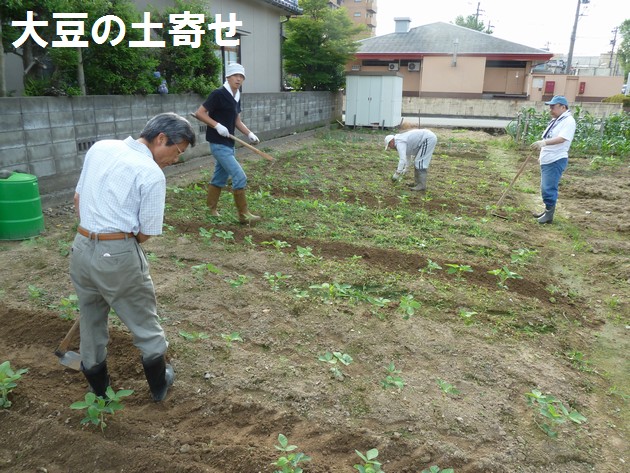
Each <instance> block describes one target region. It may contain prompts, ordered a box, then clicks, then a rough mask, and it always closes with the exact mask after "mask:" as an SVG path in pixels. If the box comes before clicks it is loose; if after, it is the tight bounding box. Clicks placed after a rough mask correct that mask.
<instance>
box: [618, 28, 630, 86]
mask: <svg viewBox="0 0 630 473" xmlns="http://www.w3.org/2000/svg"><path fill="white" fill-rule="evenodd" d="M619 33H620V34H621V36H623V40H622V41H621V44H619V48H618V49H617V56H618V57H619V64H621V67H622V69H623V76H624V78H627V77H628V74H630V19H628V20H625V21H624V22H623V23H622V24H621V26H620V27H619Z"/></svg>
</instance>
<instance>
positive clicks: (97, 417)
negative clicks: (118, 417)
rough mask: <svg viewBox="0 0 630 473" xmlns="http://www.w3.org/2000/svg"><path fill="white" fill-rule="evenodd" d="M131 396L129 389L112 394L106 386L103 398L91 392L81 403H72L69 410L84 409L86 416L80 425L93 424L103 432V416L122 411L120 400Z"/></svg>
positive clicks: (131, 392)
mask: <svg viewBox="0 0 630 473" xmlns="http://www.w3.org/2000/svg"><path fill="white" fill-rule="evenodd" d="M131 394H133V390H131V389H121V390H120V391H118V392H114V390H113V389H112V387H111V386H108V387H107V391H105V397H102V396H97V395H96V394H94V393H92V392H90V393H87V394H86V395H85V399H84V400H83V401H77V402H74V403H72V404H71V405H70V409H86V415H85V417H84V418H83V419H82V420H81V424H94V425H96V426H99V427H100V428H101V432H105V427H107V423H106V422H105V416H106V415H109V414H111V415H114V413H115V412H116V411H120V410H122V409H123V407H124V406H123V404H122V402H121V399H122V398H123V397H126V396H130V395H131Z"/></svg>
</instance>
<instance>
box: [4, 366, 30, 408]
mask: <svg viewBox="0 0 630 473" xmlns="http://www.w3.org/2000/svg"><path fill="white" fill-rule="evenodd" d="M25 373H28V370H27V369H26V368H22V369H19V370H17V371H13V370H12V369H11V363H10V362H9V361H4V362H2V364H0V409H8V408H9V407H11V401H9V393H10V392H11V391H13V390H14V389H15V388H16V387H17V383H16V381H19V380H20V378H21V377H22V375H23V374H25Z"/></svg>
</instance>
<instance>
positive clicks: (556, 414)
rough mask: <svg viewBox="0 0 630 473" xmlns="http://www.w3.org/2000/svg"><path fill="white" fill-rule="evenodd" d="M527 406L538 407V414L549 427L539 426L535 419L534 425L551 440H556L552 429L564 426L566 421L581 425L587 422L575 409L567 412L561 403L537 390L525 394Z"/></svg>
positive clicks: (545, 425)
mask: <svg viewBox="0 0 630 473" xmlns="http://www.w3.org/2000/svg"><path fill="white" fill-rule="evenodd" d="M525 397H526V398H527V404H528V405H530V406H533V407H538V412H539V413H540V415H542V416H543V417H544V418H545V419H546V420H547V421H548V422H549V423H550V424H551V425H549V424H547V423H545V422H543V423H542V424H539V423H538V422H537V421H536V419H534V422H536V425H537V426H538V428H539V429H540V430H542V431H543V432H545V433H546V434H547V435H548V436H549V437H551V438H557V437H558V432H556V431H555V430H554V429H553V427H554V426H556V425H560V424H564V423H565V422H566V421H567V420H570V421H571V422H574V423H576V424H582V423H584V422H586V421H587V419H586V417H584V416H583V415H582V414H580V413H579V412H578V411H576V410H575V409H572V410H571V411H569V410H568V409H567V408H566V407H565V406H564V404H563V403H562V401H560V400H558V399H556V398H555V397H553V396H552V395H550V394H543V393H542V392H541V391H539V390H538V389H532V392H531V393H526V394H525Z"/></svg>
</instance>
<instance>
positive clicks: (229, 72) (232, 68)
mask: <svg viewBox="0 0 630 473" xmlns="http://www.w3.org/2000/svg"><path fill="white" fill-rule="evenodd" d="M234 74H241V75H242V76H243V77H245V68H244V67H243V66H241V65H240V64H239V63H237V62H231V63H230V64H228V65H227V66H226V68H225V77H230V76H233V75H234Z"/></svg>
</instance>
